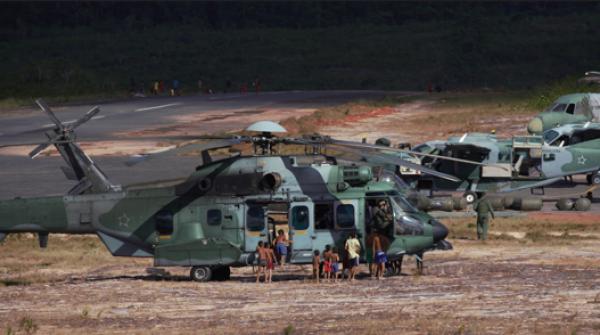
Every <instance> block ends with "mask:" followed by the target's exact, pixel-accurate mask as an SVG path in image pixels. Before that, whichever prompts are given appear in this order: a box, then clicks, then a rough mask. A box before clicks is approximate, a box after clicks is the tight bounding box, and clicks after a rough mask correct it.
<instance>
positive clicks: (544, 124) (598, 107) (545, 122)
mask: <svg viewBox="0 0 600 335" xmlns="http://www.w3.org/2000/svg"><path fill="white" fill-rule="evenodd" d="M599 116H600V94H598V93H575V94H568V95H563V96H561V97H559V98H558V99H556V100H555V101H554V102H553V103H552V104H551V105H550V107H548V108H547V109H546V110H544V111H543V112H542V113H540V114H538V115H537V116H536V117H534V118H533V119H532V120H531V121H529V124H527V131H528V132H529V133H530V134H535V135H540V134H542V133H543V132H544V131H546V130H548V129H551V128H555V127H558V126H561V125H565V124H570V123H584V122H588V121H592V120H598V117H599Z"/></svg>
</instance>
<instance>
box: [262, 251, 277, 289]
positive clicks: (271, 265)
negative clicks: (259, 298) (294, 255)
mask: <svg viewBox="0 0 600 335" xmlns="http://www.w3.org/2000/svg"><path fill="white" fill-rule="evenodd" d="M265 245H266V247H265V249H266V254H267V257H268V260H267V269H266V270H267V272H266V274H265V282H266V283H270V282H272V281H273V270H275V262H276V261H277V259H276V258H275V253H274V252H273V248H271V246H270V245H269V244H268V243H265Z"/></svg>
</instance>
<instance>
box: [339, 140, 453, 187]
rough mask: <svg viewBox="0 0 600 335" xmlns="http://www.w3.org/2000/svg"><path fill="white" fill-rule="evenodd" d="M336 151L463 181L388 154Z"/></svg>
mask: <svg viewBox="0 0 600 335" xmlns="http://www.w3.org/2000/svg"><path fill="white" fill-rule="evenodd" d="M336 150H340V151H345V152H348V153H352V154H356V155H359V156H367V157H376V158H377V159H380V160H382V161H384V162H386V163H388V164H393V165H399V166H404V167H407V168H409V169H413V170H417V171H421V172H423V173H425V174H429V175H432V176H434V177H438V178H442V179H446V180H450V181H453V182H460V181H461V180H460V179H458V178H457V177H455V176H452V175H449V174H446V173H443V172H439V171H436V170H433V169H430V168H428V167H425V166H423V165H421V164H416V163H413V162H409V161H406V160H404V159H402V158H399V157H394V156H390V155H386V154H379V155H373V154H365V153H364V152H360V151H358V150H355V149H351V148H347V147H345V146H336Z"/></svg>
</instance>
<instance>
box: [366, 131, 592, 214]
mask: <svg viewBox="0 0 600 335" xmlns="http://www.w3.org/2000/svg"><path fill="white" fill-rule="evenodd" d="M566 128H567V126H565V130H564V131H563V130H560V128H559V130H558V131H557V130H549V131H547V132H546V133H545V134H544V136H543V137H542V136H514V137H512V138H510V139H498V138H497V137H496V135H495V134H485V133H468V134H464V135H463V136H461V137H451V138H449V139H448V140H447V141H439V140H438V141H429V142H426V143H423V144H420V145H417V146H415V147H414V148H413V149H412V150H411V151H410V152H409V153H407V152H406V150H404V149H396V148H392V147H382V146H380V152H382V153H385V154H387V155H390V156H398V157H404V156H406V155H410V153H416V154H417V155H414V156H413V159H412V161H413V162H415V160H416V161H418V162H420V164H422V165H423V166H425V167H428V168H431V169H433V170H436V171H438V172H442V173H445V174H451V175H453V176H456V177H457V178H459V179H460V181H458V182H457V181H453V180H449V179H439V178H436V177H435V176H433V175H424V174H422V173H421V172H420V171H419V170H415V169H406V168H404V169H401V168H399V167H397V166H396V167H395V169H396V173H397V174H398V175H399V176H400V177H401V178H402V179H403V180H405V181H406V182H407V183H408V184H409V185H410V186H411V187H413V188H415V189H417V190H429V191H430V192H433V191H436V190H446V191H453V192H464V193H463V196H464V198H465V199H466V200H467V203H473V202H475V201H476V200H477V198H478V196H479V195H481V194H483V193H488V192H511V191H516V190H522V189H535V188H542V187H543V186H546V185H549V184H552V183H554V182H556V181H558V180H561V179H563V178H564V177H565V176H571V175H576V174H588V175H590V176H592V177H588V180H590V182H595V181H596V180H597V181H598V182H600V175H598V169H599V168H600V146H599V145H598V143H597V140H595V137H593V134H595V133H596V132H599V133H600V131H599V130H598V128H597V127H596V126H593V127H590V126H589V124H588V125H587V126H585V125H580V126H577V125H573V126H572V127H569V129H571V128H577V129H576V130H578V131H573V132H570V133H568V132H566ZM579 128H582V129H579ZM570 134H580V136H585V137H584V138H585V139H586V140H585V141H579V140H577V141H578V142H577V143H574V142H575V141H573V140H571V142H572V143H568V142H565V141H569V136H571V135H570ZM561 136H562V141H563V142H562V144H560V143H561V141H558V142H557V140H558V139H560V138H561ZM551 137H552V138H551ZM575 137H577V136H575ZM545 138H546V139H547V140H552V141H551V143H547V142H545V141H544V139H545ZM565 143H567V144H568V145H565ZM423 153H428V154H433V155H441V156H446V157H452V158H460V159H464V160H467V161H470V162H471V161H475V162H479V163H481V164H480V165H476V164H471V163H469V164H466V163H462V162H458V161H448V160H440V159H437V158H436V157H428V156H423V155H422V154H423ZM379 159H380V158H379V156H376V157H375V158H368V159H367V160H368V161H369V162H373V160H379ZM404 159H407V158H406V157H405V158H404Z"/></svg>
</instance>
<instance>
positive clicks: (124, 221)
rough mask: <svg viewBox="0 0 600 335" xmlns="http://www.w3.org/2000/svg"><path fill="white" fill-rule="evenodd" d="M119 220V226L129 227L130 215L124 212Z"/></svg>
mask: <svg viewBox="0 0 600 335" xmlns="http://www.w3.org/2000/svg"><path fill="white" fill-rule="evenodd" d="M117 220H119V227H126V228H129V221H130V220H129V217H128V216H127V214H125V213H123V215H121V216H119V218H118V219H117Z"/></svg>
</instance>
